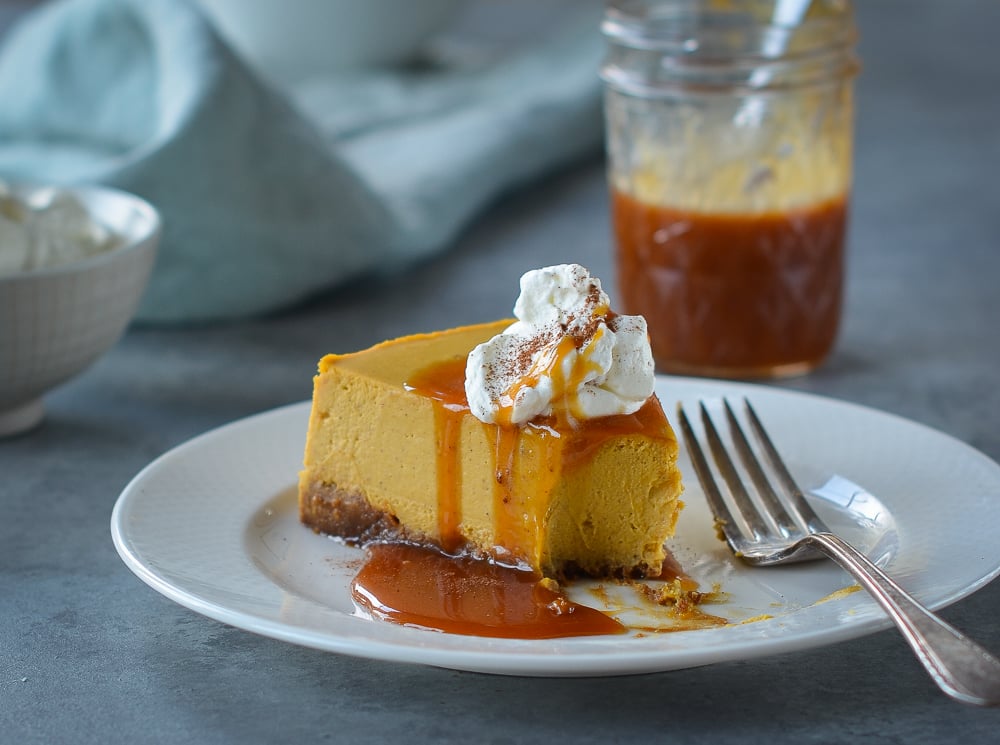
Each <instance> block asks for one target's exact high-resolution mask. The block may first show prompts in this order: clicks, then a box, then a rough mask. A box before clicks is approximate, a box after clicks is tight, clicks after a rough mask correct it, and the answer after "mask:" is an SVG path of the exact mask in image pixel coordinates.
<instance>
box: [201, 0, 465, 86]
mask: <svg viewBox="0 0 1000 745" xmlns="http://www.w3.org/2000/svg"><path fill="white" fill-rule="evenodd" d="M200 2H201V5H202V7H203V8H204V9H205V11H206V13H207V15H208V16H209V17H210V18H211V19H212V21H213V22H214V23H215V25H216V27H217V28H218V30H219V32H220V33H221V34H222V36H223V37H225V38H226V39H227V40H228V41H229V43H230V44H232V45H233V46H234V47H235V48H236V49H237V50H238V51H239V53H240V54H241V55H242V56H243V58H244V59H245V60H247V61H248V62H249V63H250V64H251V65H253V66H254V67H255V68H256V69H257V70H258V72H260V73H262V74H263V75H265V76H266V77H267V78H269V79H270V80H272V81H274V82H277V83H279V84H292V85H294V84H296V83H301V82H303V81H305V80H308V79H310V78H314V77H317V76H323V75H327V74H329V73H331V72H336V71H342V70H345V69H357V68H362V67H370V66H384V65H392V64H397V63H400V62H404V61H406V60H408V59H409V58H410V56H411V55H412V54H413V53H414V52H416V51H417V50H418V49H419V47H420V45H421V44H423V43H424V42H425V41H426V40H427V39H428V38H429V37H430V36H432V35H433V34H434V33H435V32H437V31H440V30H441V29H442V28H443V27H445V26H446V24H447V22H448V21H449V20H450V19H451V17H452V16H453V15H454V13H455V11H456V10H457V9H458V8H459V7H460V6H461V2H460V0H292V2H289V0H200Z"/></svg>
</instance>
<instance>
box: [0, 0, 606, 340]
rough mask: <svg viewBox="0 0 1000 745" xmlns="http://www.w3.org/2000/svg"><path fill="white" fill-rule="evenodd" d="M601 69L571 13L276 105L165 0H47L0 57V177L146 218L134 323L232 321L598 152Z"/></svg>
mask: <svg viewBox="0 0 1000 745" xmlns="http://www.w3.org/2000/svg"><path fill="white" fill-rule="evenodd" d="M588 15H590V14H588ZM600 56H601V40H600V38H599V34H598V31H597V23H596V19H594V18H593V17H592V15H590V17H588V18H586V19H585V20H582V21H580V22H579V23H577V24H575V26H574V29H572V30H563V31H561V32H560V35H559V36H558V38H553V39H548V40H546V42H545V43H539V44H537V45H535V46H534V47H532V48H522V49H519V50H518V51H517V52H516V53H512V54H509V55H507V56H501V58H500V59H496V60H494V61H492V62H490V63H489V64H481V63H480V64H471V63H470V64H462V63H458V62H455V63H452V64H444V65H442V66H439V67H435V68H433V69H423V70H400V71H395V72H383V73H369V74H364V75H355V76H352V77H344V78H332V77H331V78H330V79H326V80H313V81H308V82H306V83H303V84H302V85H301V86H299V87H298V88H296V89H294V90H290V91H284V92H279V91H278V90H277V89H275V88H272V87H271V86H269V85H267V84H265V83H263V82H262V81H261V80H260V79H258V77H257V76H255V75H254V73H253V72H251V71H250V70H249V68H248V67H247V66H246V65H245V64H243V63H242V62H241V60H240V59H239V58H237V57H236V56H235V55H234V54H233V53H232V51H231V50H230V49H229V48H228V47H227V46H226V44H225V43H224V42H222V41H221V40H220V39H219V37H218V36H217V35H216V34H215V32H214V30H213V29H212V27H211V26H210V24H209V23H208V22H207V21H206V20H204V18H203V17H202V15H201V14H200V12H199V11H198V10H197V9H196V8H194V7H193V6H191V5H189V4H188V3H186V2H183V1H182V0H61V1H60V2H56V3H53V4H51V5H48V6H44V7H42V8H40V9H39V10H37V11H34V12H33V13H32V14H30V15H29V16H28V17H27V18H25V19H24V20H23V21H22V22H21V23H19V24H18V25H17V26H16V27H15V28H14V29H12V30H11V31H10V33H9V34H8V36H7V37H6V40H5V41H4V43H3V46H2V48H0V177H4V178H8V179H25V180H31V181H45V182H49V181H51V182H56V183H80V182H97V183H103V184H108V185H112V186H117V187H119V188H122V189H125V190H128V191H131V192H134V193H136V194H139V195H141V196H143V197H145V198H146V199H148V200H149V201H151V202H152V203H153V204H155V205H156V206H157V207H158V208H159V209H160V210H161V212H162V214H163V217H164V234H163V240H162V243H161V250H160V255H159V258H158V261H157V266H156V268H155V270H154V274H153V278H152V280H151V284H150V287H149V290H148V292H147V294H146V297H145V299H144V301H143V304H142V306H141V308H140V311H139V316H138V318H139V320H142V321H151V322H187V321H205V320H218V319H235V318H242V317H247V316H251V315H255V314H260V313H265V312H268V311H272V310H276V309H279V308H283V307H286V306H288V305H290V304H293V303H295V302H296V301H299V300H302V299H304V298H306V297H309V296H311V295H314V294H316V293H318V292H320V291H322V290H326V289H329V288H332V287H336V286H338V285H341V284H343V283H344V282H346V281H347V280H350V279H351V278H355V277H357V276H359V275H361V274H364V273H368V272H383V271H400V270H403V269H405V268H406V267H407V266H409V265H411V264H412V263H413V262H414V261H416V260H419V259H420V258H422V257H425V256H427V255H429V254H431V253H433V252H435V251H438V250H441V249H443V248H444V247H446V246H447V244H448V242H449V241H450V240H451V239H452V238H453V237H454V236H455V234H456V232H457V231H458V230H459V229H460V228H461V227H462V226H463V225H465V224H466V223H468V222H469V220H470V219H471V218H472V217H474V216H475V215H476V214H477V212H478V211H480V210H481V209H482V208H483V207H484V206H485V205H486V204H487V203H488V202H489V201H490V200H491V199H493V198H495V197H496V196H497V195H498V194H499V193H501V192H502V191H504V190H507V189H510V188H512V187H513V186H515V185H516V184H519V183H523V182H525V181H527V180H529V179H531V178H534V177H537V176H539V175H540V174H542V173H544V172H546V171H547V170H550V169H552V168H554V167H556V166H558V165H560V164H564V163H567V162H569V161H571V160H572V159H574V158H576V157H579V156H581V155H582V154H585V153H588V152H591V153H592V152H597V150H598V149H599V147H600V141H601V132H602V124H601V115H600V83H599V80H598V78H597V70H598V65H599V60H600Z"/></svg>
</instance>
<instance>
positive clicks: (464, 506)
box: [299, 265, 681, 577]
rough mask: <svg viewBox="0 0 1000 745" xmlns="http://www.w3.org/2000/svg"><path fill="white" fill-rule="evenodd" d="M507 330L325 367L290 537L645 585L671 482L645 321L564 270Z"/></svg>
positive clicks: (416, 340) (426, 342)
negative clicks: (304, 533) (299, 533)
mask: <svg viewBox="0 0 1000 745" xmlns="http://www.w3.org/2000/svg"><path fill="white" fill-rule="evenodd" d="M515 315H517V316H518V320H517V321H516V322H513V323H512V322H511V321H509V320H507V321H498V322H495V323H489V324H483V325H477V326H466V327H462V328H455V329H451V330H447V331H441V332H437V333H432V334H421V335H416V336H408V337H403V338H400V339H394V340H391V341H387V342H383V343H381V344H378V345H376V346H374V347H371V348H370V349H366V350H363V351H360V352H355V353H352V354H344V355H327V356H326V357H324V358H323V359H322V360H321V361H320V364H319V374H318V375H317V376H316V378H315V381H314V393H313V404H312V411H311V415H310V420H309V431H308V438H307V443H306V451H305V468H304V469H303V471H302V472H301V475H300V486H299V508H300V516H301V519H302V521H303V522H304V523H305V524H306V525H309V526H310V527H312V528H313V529H314V530H317V531H319V532H322V533H327V534H330V535H333V536H338V537H340V538H343V539H345V540H347V541H348V542H351V543H357V544H361V545H364V544H367V543H370V542H374V541H393V540H399V541H407V542H413V543H423V544H432V545H435V546H438V547H440V548H441V549H443V550H444V551H445V552H448V553H460V552H468V553H472V554H474V555H477V556H483V557H487V558H491V559H494V560H496V561H499V562H501V563H508V564H511V565H515V566H523V567H526V568H530V569H532V570H534V571H537V572H540V573H541V574H543V575H544V576H547V577H563V576H566V575H572V574H580V573H582V574H587V575H591V576H611V575H618V576H621V575H629V576H645V575H649V576H651V575H656V574H658V573H659V572H660V569H661V564H662V563H663V560H664V557H665V549H664V546H663V544H664V541H665V540H666V539H667V538H668V537H669V536H670V535H671V534H672V532H673V529H674V525H675V523H676V519H677V514H678V511H679V509H680V502H679V496H680V492H681V479H680V474H679V472H678V470H677V466H676V460H677V453H678V447H677V441H676V439H675V437H674V433H673V430H672V429H671V427H670V424H669V423H668V421H667V419H666V417H665V416H664V413H663V410H662V408H661V406H660V403H659V401H658V400H657V398H656V396H655V395H654V394H653V392H652V387H653V372H652V359H651V356H650V355H649V351H648V339H647V337H646V331H645V322H644V321H643V320H642V319H641V318H639V317H633V316H619V315H616V314H614V313H612V312H611V311H610V310H609V308H608V303H607V296H606V295H604V293H603V292H602V291H601V290H600V283H599V281H598V280H596V279H595V278H592V277H590V275H589V273H587V272H586V270H585V269H583V268H582V267H578V266H577V265H563V266H559V267H548V268H546V269H542V270H537V271H536V272H529V273H528V274H527V275H525V277H524V278H522V295H521V298H519V299H518V303H517V304H516V305H515Z"/></svg>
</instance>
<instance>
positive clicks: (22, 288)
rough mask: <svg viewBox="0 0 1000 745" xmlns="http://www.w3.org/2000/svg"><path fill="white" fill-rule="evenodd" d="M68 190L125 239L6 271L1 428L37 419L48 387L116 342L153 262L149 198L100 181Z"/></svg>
mask: <svg viewBox="0 0 1000 745" xmlns="http://www.w3.org/2000/svg"><path fill="white" fill-rule="evenodd" d="M14 188H15V191H21V192H26V191H30V190H31V189H32V188H35V187H27V186H20V187H17V186H15V187H14ZM66 191H68V192H69V193H70V194H71V195H72V196H74V197H75V198H76V199H78V200H79V201H80V203H81V204H83V206H84V207H85V208H86V209H87V211H88V212H89V213H90V216H91V217H92V219H94V220H96V221H97V222H99V223H101V224H102V225H104V226H105V227H106V228H108V229H110V230H112V231H113V232H115V233H116V234H118V235H119V236H120V237H122V238H123V242H122V244H121V245H119V246H117V247H115V248H113V249H111V250H109V251H105V252H103V253H100V254H97V255H94V256H91V257H89V258H87V259H84V260H81V261H76V262H73V263H70V264H64V265H61V266H57V267H52V268H46V269H37V270H33V271H25V272H19V273H16V274H11V275H6V276H0V436H5V435H10V434H14V433H16V432H22V431H24V430H26V429H29V428H31V427H33V426H34V425H36V424H37V423H38V422H39V421H41V419H42V415H43V408H42V400H41V396H42V394H43V393H45V392H46V391H49V390H51V389H52V388H54V387H55V386H57V385H59V384H60V383H63V382H65V381H67V380H69V379H70V378H71V377H73V376H74V375H76V374H77V373H79V372H81V371H82V370H84V369H85V368H86V367H87V366H88V365H90V364H91V363H92V362H94V361H95V360H96V359H97V358H98V357H99V356H100V355H101V354H103V353H104V352H106V351H107V350H108V349H110V348H111V346H112V345H113V344H114V343H115V342H116V341H117V340H118V338H119V337H120V336H121V334H122V332H123V331H124V329H125V326H126V325H127V324H128V322H129V321H130V320H131V318H132V316H133V314H134V313H135V310H136V307H137V306H138V304H139V299H140V298H141V297H142V293H143V290H144V289H145V287H146V284H147V282H148V281H149V275H150V272H151V270H152V268H153V260H154V259H155V256H156V247H157V244H158V242H159V237H160V217H159V214H158V213H157V211H156V210H155V209H154V208H153V207H152V206H151V205H150V204H149V203H148V202H145V201H143V200H142V199H140V198H139V197H136V196H134V195H132V194H128V193H126V192H123V191H118V190H116V189H110V188H106V187H100V186H81V187H68V188H67V189H66Z"/></svg>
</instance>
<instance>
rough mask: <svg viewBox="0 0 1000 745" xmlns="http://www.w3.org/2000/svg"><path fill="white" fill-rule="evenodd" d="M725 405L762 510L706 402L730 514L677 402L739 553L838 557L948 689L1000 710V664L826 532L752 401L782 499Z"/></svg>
mask: <svg viewBox="0 0 1000 745" xmlns="http://www.w3.org/2000/svg"><path fill="white" fill-rule="evenodd" d="M723 403H724V408H725V412H726V420H727V421H728V424H729V431H730V435H731V438H732V441H733V446H734V448H735V450H736V452H737V453H738V454H739V457H740V460H741V461H742V462H743V467H744V469H745V471H746V473H747V474H748V475H749V477H750V480H751V481H752V482H753V484H754V487H755V490H756V494H757V497H758V499H759V503H760V506H759V507H758V506H757V504H756V503H755V501H754V499H753V497H752V496H751V494H750V491H749V490H748V489H747V487H746V486H745V485H744V484H743V482H742V480H741V478H740V474H739V472H738V470H737V468H736V464H735V463H734V462H733V460H732V458H731V457H730V456H729V454H728V452H727V450H726V446H725V445H724V444H723V442H722V438H721V437H720V436H719V432H718V430H717V429H716V428H715V425H714V424H713V422H712V417H711V416H710V415H709V412H708V409H707V408H706V407H705V404H704V402H699V409H700V411H701V419H702V424H703V427H704V430H705V439H706V440H707V441H708V448H709V450H710V451H711V453H712V457H713V459H714V460H715V463H716V466H717V467H718V470H719V473H720V474H721V475H722V478H723V480H724V481H725V483H726V486H727V487H728V491H729V494H730V497H731V501H732V504H733V506H734V507H735V509H736V510H737V514H734V513H733V511H731V510H730V507H729V504H728V503H727V501H726V499H725V498H724V497H723V493H722V491H721V490H720V489H719V487H718V485H717V484H716V482H715V478H714V477H713V475H712V471H711V469H710V468H709V465H708V461H707V460H706V458H705V454H704V452H703V451H702V448H701V446H700V445H699V444H698V439H697V437H696V435H695V432H694V429H693V428H692V427H691V422H690V421H689V420H688V418H687V415H686V414H685V412H684V407H683V405H682V404H680V403H678V404H677V416H678V421H679V423H680V428H681V432H682V435H683V437H684V442H685V444H686V446H687V450H688V453H689V454H690V456H691V461H692V464H693V465H694V469H695V472H696V473H697V474H698V480H699V481H700V482H701V486H702V489H703V490H704V492H705V497H706V498H707V500H708V504H709V507H710V508H711V510H712V513H713V514H714V516H715V521H716V526H717V527H718V529H719V530H721V532H722V534H723V536H725V539H726V542H727V543H728V544H729V547H730V548H731V549H732V550H733V552H734V553H735V554H736V556H738V557H739V558H741V559H742V560H744V561H746V562H748V563H749V564H752V565H754V566H774V565H776V564H785V563H788V562H793V561H804V560H809V559H818V558H823V557H827V558H830V559H833V560H834V561H835V562H837V563H838V564H839V565H840V566H841V567H843V568H844V569H845V570H847V571H848V572H849V573H850V574H851V575H852V576H853V577H854V578H855V579H856V580H857V581H858V583H859V584H860V585H861V586H862V587H864V588H865V589H866V590H868V592H870V593H871V594H872V596H874V598H875V599H876V600H877V601H878V602H879V604H880V605H881V606H882V607H883V608H884V609H885V611H886V613H888V614H889V617H890V618H891V619H892V620H893V621H894V622H895V624H896V626H897V627H898V628H899V630H900V631H901V632H902V633H903V636H904V638H905V639H906V641H907V642H908V643H909V645H910V646H911V647H912V648H913V651H914V652H916V655H917V659H919V660H920V662H921V663H923V665H924V668H925V669H926V670H927V672H928V673H930V676H931V678H933V680H934V682H935V683H937V684H938V686H939V687H940V688H941V690H943V691H944V692H945V693H947V694H948V695H949V696H952V697H953V698H956V699H958V700H959V701H962V702H964V703H969V704H976V705H979V706H997V705H1000V662H998V661H997V659H996V658H995V657H993V656H992V655H990V654H989V653H988V652H987V651H986V650H984V649H983V648H982V647H980V646H979V645H978V644H976V643H975V642H973V641H972V640H970V639H968V638H967V637H965V636H964V635H962V634H961V633H960V632H959V631H958V630H956V629H955V628H953V627H952V626H949V625H948V624H947V623H945V622H944V621H943V620H941V619H940V618H938V617H937V616H936V615H934V614H933V613H931V612H930V611H929V610H928V609H927V608H925V607H923V606H922V605H921V604H920V603H918V602H917V601H916V600H915V599H914V598H913V597H912V596H911V595H909V594H908V593H907V592H906V591H904V590H903V589H902V588H901V587H900V586H899V585H898V584H896V583H895V582H894V581H893V580H892V579H891V578H890V577H889V576H888V575H887V574H886V573H885V572H883V571H882V570H881V569H880V568H879V567H877V566H876V565H875V564H874V563H872V562H871V561H870V560H869V559H868V557H866V556H865V555H864V554H862V553H861V552H860V551H858V550H857V549H856V548H854V547H853V546H851V545H850V544H849V543H847V542H846V541H844V540H843V539H841V538H839V537H838V536H836V535H835V534H834V533H832V532H831V531H830V530H829V528H827V527H826V525H825V524H824V523H823V521H822V520H821V519H820V518H819V516H818V515H817V514H816V513H815V512H814V511H813V510H812V508H811V507H810V506H809V504H808V502H806V500H805V497H804V496H803V494H802V490H801V489H800V488H799V487H798V485H797V484H796V483H795V480H794V479H793V478H792V475H791V474H790V473H789V471H788V468H787V467H786V466H785V464H784V462H783V461H782V459H781V456H780V455H778V451H777V450H776V449H775V447H774V444H773V443H772V442H771V438H770V437H769V436H768V434H767V432H766V431H765V430H764V427H763V425H762V424H761V422H760V419H759V418H758V416H757V413H756V412H755V411H754V409H753V407H752V406H751V405H750V402H749V401H747V400H746V399H744V404H745V405H746V418H747V421H748V422H749V424H750V428H751V429H752V430H753V433H754V435H755V437H756V439H757V440H758V442H759V443H760V449H761V450H762V451H763V452H764V454H765V455H766V456H767V461H768V462H769V463H770V465H771V469H772V471H773V472H774V478H775V479H776V480H777V482H778V483H779V484H780V488H781V490H782V491H783V492H784V495H785V499H781V498H780V497H779V496H778V493H777V491H776V490H775V488H774V486H773V485H772V482H771V480H770V479H769V478H768V477H767V475H766V474H765V471H764V467H763V466H762V464H761V462H760V461H759V460H758V459H757V457H756V455H755V454H754V451H753V449H752V448H751V446H750V443H749V441H748V440H747V437H746V435H745V434H744V433H743V429H742V427H741V426H740V423H739V420H738V419H737V418H736V415H735V413H734V412H733V409H732V407H731V406H730V404H729V401H727V400H725V399H724V400H723Z"/></svg>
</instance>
